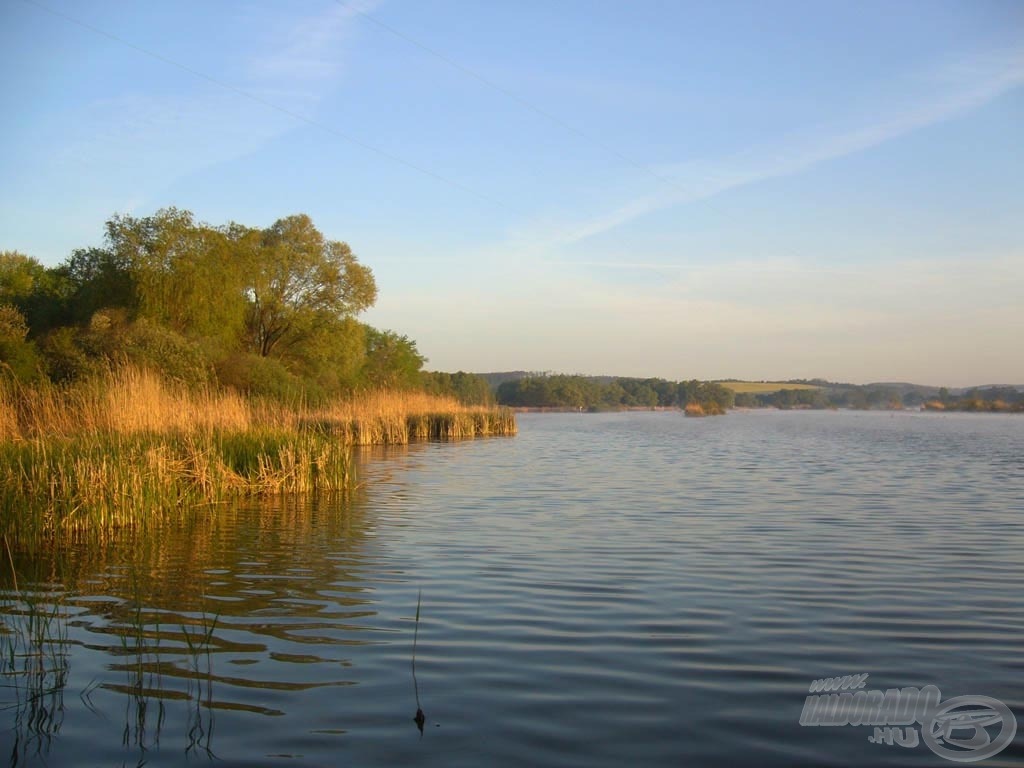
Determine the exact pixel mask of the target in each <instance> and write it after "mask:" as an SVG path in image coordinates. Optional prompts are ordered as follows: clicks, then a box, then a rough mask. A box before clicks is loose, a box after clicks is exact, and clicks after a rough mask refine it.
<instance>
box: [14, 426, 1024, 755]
mask: <svg viewBox="0 0 1024 768" xmlns="http://www.w3.org/2000/svg"><path fill="white" fill-rule="evenodd" d="M519 424H520V434H519V435H518V436H517V437H515V438H499V439H491V440H480V441H475V442H464V443H449V444H439V443H433V444H422V445H414V446H410V447H407V448H402V449H392V450H387V451H385V450H375V451H368V452H366V453H364V454H362V455H361V456H360V462H361V477H362V478H363V480H364V485H363V486H362V487H361V488H360V490H359V491H358V492H357V493H356V494H355V496H354V498H352V499H351V500H350V501H347V502H344V503H341V502H338V501H337V500H335V501H331V500H324V499H321V500H316V499H314V500H307V501H305V502H303V503H301V504H296V503H285V502H277V503H274V504H269V505H262V506H253V507H251V508H245V509H231V510H221V511H220V512H219V513H218V514H217V515H216V516H215V517H214V518H213V519H212V520H211V519H210V518H209V516H200V517H199V518H198V519H196V520H194V521H191V522H189V523H187V524H182V525H181V526H180V527H176V528H174V529H169V530H165V531H160V532H158V533H157V534H154V535H137V536H134V537H131V538H125V539H124V540H114V541H110V542H108V543H107V544H105V545H104V546H102V547H91V548H85V547H83V548H81V549H75V550H72V551H66V552H63V553H61V554H60V555H59V556H53V555H40V554H36V555H29V554H27V553H24V552H14V553H13V560H14V563H15V570H16V573H17V590H16V589H15V585H14V582H13V578H14V577H13V576H12V574H11V572H10V571H11V570H12V569H11V568H10V567H9V565H10V563H9V562H6V561H7V560H9V558H7V557H6V554H5V562H4V566H3V568H2V575H0V586H2V587H3V598H4V601H5V605H4V609H3V610H4V613H3V617H2V618H3V625H4V628H5V629H4V632H3V633H2V634H0V651H2V653H0V657H2V659H3V665H4V666H3V669H4V674H3V676H2V678H0V685H2V686H3V688H0V760H4V759H8V756H11V757H10V760H11V762H12V764H13V763H15V762H16V763H17V764H18V765H32V764H42V763H43V762H44V761H45V764H46V765H50V766H94V765H103V766H112V765H122V764H123V765H137V764H140V763H143V762H144V763H145V764H146V765H150V766H156V765H182V764H184V763H186V762H187V763H188V764H190V765H203V764H207V763H211V764H214V765H239V766H241V765H246V766H257V765H266V766H269V765H296V766H298V765H324V766H328V765H330V766H334V765H355V766H391V765H430V766H483V765H507V766H524V765H536V766H622V765H641V766H659V765H664V766H680V765H696V766H732V765H757V766H793V765H806V766H876V765H877V766H895V765H920V766H935V765H953V764H954V763H952V762H949V761H947V760H943V759H941V758H940V757H939V756H937V755H936V754H935V753H933V752H932V751H931V750H930V749H929V748H928V747H927V746H925V745H924V744H923V743H922V744H920V745H918V746H916V747H913V748H903V747H900V746H898V745H892V746H890V745H885V744H873V743H870V742H869V741H868V737H869V736H871V735H872V733H873V729H872V728H871V727H869V726H860V727H853V726H845V727H824V726H821V727H803V726H801V725H800V723H799V720H800V715H801V711H802V708H803V706H804V699H805V697H807V696H808V686H809V684H810V683H811V681H812V680H814V679H816V678H823V677H831V676H839V675H849V674H857V673H868V674H869V675H870V677H869V678H868V680H867V685H866V689H868V690H874V689H878V690H882V691H884V690H886V689H889V688H902V687H907V686H916V687H923V686H925V685H935V686H937V687H938V688H939V689H940V690H941V692H942V698H943V699H949V698H952V697H955V696H961V695H967V694H971V695H984V696H990V697H994V698H996V699H999V700H1001V701H1002V702H1004V703H1005V704H1006V705H1008V706H1009V707H1010V709H1011V710H1012V711H1013V712H1015V713H1016V716H1017V718H1018V720H1021V721H1022V722H1021V727H1020V728H1019V729H1018V735H1017V738H1016V740H1015V741H1014V743H1013V744H1011V745H1010V746H1009V747H1008V748H1007V749H1005V750H1004V751H1002V752H1000V753H999V754H998V755H996V756H994V757H992V758H989V759H988V760H985V761H984V762H983V763H981V765H984V766H1010V765H1022V764H1024V653H1022V651H1024V419H1022V418H1020V417H1012V416H1000V415H987V414H986V415H971V414H947V415H941V414H918V413H909V412H901V413H895V414H888V413H852V412H851V413H847V412H839V413H829V412H825V413H808V412H790V413H785V412H752V413H733V414H730V415H729V416H727V417H724V418H713V419H685V418H683V417H682V416H681V415H679V414H678V413H625V414H607V415H604V414H596V415H587V414H552V415H547V414H544V415H532V414H528V415H522V416H520V417H519ZM421 591H422V603H421V608H420V620H419V625H418V626H419V629H418V637H417V640H416V643H417V649H416V681H415V682H416V686H414V680H413V677H412V668H411V660H412V650H413V639H414V631H415V629H416V626H417V623H416V620H415V617H416V610H417V597H418V595H419V594H420V592H421ZM31 638H35V640H34V641H32V642H30V639H31ZM39 648H41V649H42V655H41V656H39V655H34V654H35V651H37V650H38V649H39ZM12 668H13V669H12ZM417 687H418V698H419V705H420V706H421V707H422V709H423V711H424V713H425V716H426V723H425V726H424V729H423V733H422V735H421V734H420V732H419V729H418V728H417V725H416V723H415V722H414V721H413V716H414V715H415V713H416V710H417Z"/></svg>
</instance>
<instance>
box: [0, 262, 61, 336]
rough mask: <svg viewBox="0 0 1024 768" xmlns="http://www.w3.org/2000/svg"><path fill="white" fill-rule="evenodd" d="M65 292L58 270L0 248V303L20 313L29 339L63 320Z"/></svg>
mask: <svg viewBox="0 0 1024 768" xmlns="http://www.w3.org/2000/svg"><path fill="white" fill-rule="evenodd" d="M67 294H68V285H67V281H66V280H65V279H64V276H63V274H62V273H61V272H60V271H59V270H52V269H47V268H46V267H44V266H43V265H42V264H40V263H39V262H38V261H36V260H35V259H33V258H32V257H31V256H26V255H25V254H23V253H18V252H17V251H0V304H8V305H10V306H13V307H14V308H15V309H17V310H18V312H20V313H21V315H22V316H23V317H24V319H25V321H26V327H27V329H28V337H29V338H36V337H38V336H40V335H42V334H43V333H45V332H47V331H49V330H50V329H52V328H55V327H57V326H59V325H62V324H64V323H65V322H66V319H67V318H66V315H67Z"/></svg>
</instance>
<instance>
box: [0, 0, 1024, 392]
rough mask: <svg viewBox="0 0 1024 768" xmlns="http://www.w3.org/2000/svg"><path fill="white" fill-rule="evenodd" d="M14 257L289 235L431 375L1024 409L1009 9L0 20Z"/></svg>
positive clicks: (618, 5) (1013, 7) (245, 12)
mask: <svg viewBox="0 0 1024 768" xmlns="http://www.w3.org/2000/svg"><path fill="white" fill-rule="evenodd" d="M0 68H2V71H3V73H4V76H3V78H0V105H2V112H3V114H4V119H3V121H2V125H3V127H2V138H3V141H2V142H0V174H2V178H3V180H4V183H3V184H2V185H0V249H8V250H19V251H22V252H24V253H28V254H30V255H32V256H35V257H36V258H38V259H40V260H41V261H43V262H44V263H47V264H56V263H58V262H60V261H61V260H63V259H64V258H66V257H67V255H68V254H69V253H70V251H71V250H72V249H73V248H76V247H83V246H88V245H95V244H99V243H100V242H101V239H102V226H103V222H104V221H105V220H106V219H108V218H109V217H110V216H111V215H112V214H114V213H118V212H122V213H123V212H128V213H132V214H135V215H147V214H150V213H152V212H153V211H155V210H157V209H158V208H161V207H164V206H169V205H175V206H178V207H180V208H186V209H188V210H191V211H193V212H194V213H195V214H196V215H197V217H199V218H200V219H202V220H205V221H209V222H211V223H215V224H220V223H224V222H227V221H229V220H234V221H239V222H242V223H245V224H249V225H253V226H266V225H269V224H270V223H271V222H273V221H274V220H275V219H277V218H279V217H281V216H284V215H287V214H291V213H297V212H304V213H308V214H309V215H310V216H312V217H313V220H314V221H315V222H316V223H317V225H318V226H319V227H320V228H321V229H322V230H323V231H324V232H325V234H327V235H328V236H329V237H331V238H333V239H339V240H345V241H347V242H348V243H349V244H350V245H351V246H352V248H353V250H354V251H355V252H356V254H357V255H358V256H359V257H360V259H361V260H362V261H363V262H364V263H366V264H368V265H369V266H370V267H371V268H372V269H373V270H374V273H375V275H376V277H377V282H378V286H379V289H380V298H379V301H378V303H377V306H376V307H374V308H373V309H372V310H370V311H369V312H367V313H366V315H365V316H364V319H365V320H366V321H367V322H370V323H372V324H373V325H376V326H378V327H384V328H391V329H393V330H396V331H398V332H400V333H403V334H407V335H409V336H410V337H412V338H414V339H416V340H417V342H418V345H419V348H420V351H421V352H423V353H424V354H425V355H426V356H427V357H428V358H429V361H430V362H429V363H428V367H429V368H432V369H439V370H457V369H463V370H474V371H486V370H508V369H527V370H553V371H561V372H569V373H572V372H581V373H614V374H620V375H637V376H663V377H666V378H671V379H679V378H693V377H697V378H719V377H738V378H753V379H762V378H764V379H772V378H777V377H783V378H790V377H814V376H822V377H826V378H830V379H834V380H843V381H855V382H867V381H878V380H911V381H918V382H922V383H934V384H947V385H952V386H959V385H965V384H977V383H1024V354H1021V348H1022V344H1021V337H1022V332H1024V138H1022V137H1024V4H1022V3H1020V2H1016V0H1010V1H1008V2H985V1H984V0H966V1H965V2H940V1H939V0H928V1H927V2H881V3H873V2H857V3H831V2H830V3H822V2H806V3H796V2H778V3H762V2H752V3H741V2H715V3H688V2H667V1H666V2H654V1H652V0H648V1H645V2H636V3H622V2H597V1H596V0H595V1H593V2H575V1H574V0H555V1H552V0H545V1H544V2H533V1H532V0H529V1H527V0H523V1H517V2H514V3H513V2H508V3H482V2H449V1H448V0H434V1H432V2H411V0H344V1H341V0H296V1H295V2H288V3H285V2H280V1H278V2H269V1H264V0H244V1H243V0H237V1H236V0H219V1H218V2H216V3H210V2H207V1H204V2H192V1H191V0H181V1H180V2H175V3H129V2H125V1H124V0H119V1H117V2H115V1H113V0H112V1H110V2H93V1H90V0H76V2H68V1H67V0H39V1H38V2H36V0H0Z"/></svg>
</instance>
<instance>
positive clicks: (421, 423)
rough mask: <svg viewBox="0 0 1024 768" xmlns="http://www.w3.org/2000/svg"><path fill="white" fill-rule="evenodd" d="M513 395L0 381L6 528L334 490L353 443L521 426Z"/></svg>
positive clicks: (140, 374)
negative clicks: (333, 396)
mask: <svg viewBox="0 0 1024 768" xmlns="http://www.w3.org/2000/svg"><path fill="white" fill-rule="evenodd" d="M515 429H516V426H515V420H514V417H513V416H512V414H511V413H510V412H509V411H508V410H507V409H499V408H486V407H480V406H464V405H462V404H460V403H458V402H457V401H455V400H453V399H449V398H440V397H432V396H429V395H426V394H422V393H404V392H397V393H396V392H368V393H363V394H358V395H354V396H352V397H350V398H347V399H344V400H339V401H337V402H335V403H333V404H331V405H330V406H328V407H323V408H307V407H303V406H296V407H290V406H287V405H283V404H281V403H276V402H270V401H259V400H249V399H247V398H245V397H242V396H240V395H238V394H236V393H233V392H224V391H217V390H213V389H209V390H201V391H195V390H188V389H185V388H183V387H177V386H174V385H172V384H169V383H167V382H165V381H163V380H161V379H160V378H159V377H157V376H155V375H153V374H151V373H148V372H145V371H141V370H138V369H134V368H125V369H121V370H117V371H114V372H111V374H110V375H109V376H107V377H106V378H104V379H101V380H94V381H90V382H87V383H82V384H79V385H75V386H72V387H55V386H40V387H37V388H23V387H19V386H17V385H15V384H5V385H3V386H2V387H0V532H3V533H5V534H6V533H11V534H12V535H18V534H19V533H25V532H36V533H38V532H45V531H52V530H73V529H77V528H98V529H106V528H109V527H114V526H124V525H134V524H142V523H145V522H146V521H147V520H148V519H150V518H153V517H159V515H160V514H166V513H168V512H171V511H174V510H180V509H183V508H186V507H194V506H196V505H197V504H203V503H216V502H221V501H225V500H227V499H230V498H237V497H239V496H251V495H270V494H279V493H308V492H321V491H322V492H335V491H344V490H346V489H348V488H350V487H351V486H352V484H353V482H354V479H353V476H352V470H351V461H350V446H352V445H371V444H389V443H392V444H393V443H407V442H410V441H412V440H421V439H463V438H472V437H477V436H482V435H509V434H514V433H515Z"/></svg>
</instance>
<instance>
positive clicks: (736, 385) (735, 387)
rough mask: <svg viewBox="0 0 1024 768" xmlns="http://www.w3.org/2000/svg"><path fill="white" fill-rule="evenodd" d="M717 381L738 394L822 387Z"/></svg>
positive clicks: (774, 382) (768, 382) (777, 382)
mask: <svg viewBox="0 0 1024 768" xmlns="http://www.w3.org/2000/svg"><path fill="white" fill-rule="evenodd" d="M717 383H718V384H721V385H722V386H723V387H727V388H729V389H731V390H732V391H733V392H736V393H737V394H739V393H742V392H753V393H754V394H759V395H760V394H765V393H768V392H778V391H779V390H780V389H821V387H817V386H815V385H814V384H789V383H787V382H785V381H719V382H717Z"/></svg>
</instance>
